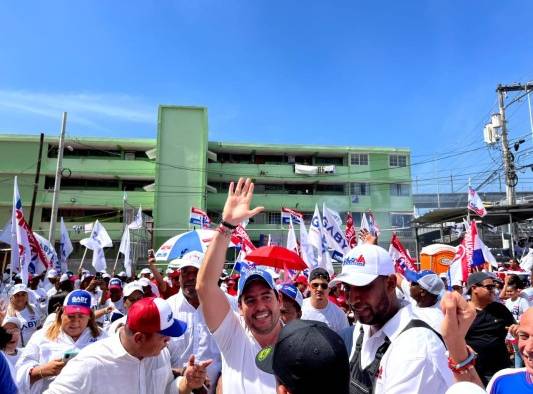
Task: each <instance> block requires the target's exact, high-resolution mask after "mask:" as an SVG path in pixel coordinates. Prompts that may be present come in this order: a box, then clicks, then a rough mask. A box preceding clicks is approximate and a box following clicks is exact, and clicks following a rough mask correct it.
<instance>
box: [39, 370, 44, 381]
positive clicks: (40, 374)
mask: <svg viewBox="0 0 533 394" xmlns="http://www.w3.org/2000/svg"><path fill="white" fill-rule="evenodd" d="M39 376H40V377H41V379H44V376H43V367H41V368H39Z"/></svg>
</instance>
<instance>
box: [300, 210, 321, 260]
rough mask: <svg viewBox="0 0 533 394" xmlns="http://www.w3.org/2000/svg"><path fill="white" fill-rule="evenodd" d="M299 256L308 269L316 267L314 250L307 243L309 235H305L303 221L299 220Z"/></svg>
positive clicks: (305, 230)
mask: <svg viewBox="0 0 533 394" xmlns="http://www.w3.org/2000/svg"><path fill="white" fill-rule="evenodd" d="M300 255H301V256H302V259H303V261H305V263H306V264H307V266H308V267H309V269H313V268H314V267H317V266H318V261H317V258H316V253H315V249H314V248H313V246H312V245H311V244H310V243H309V235H308V234H307V229H306V228H305V223H304V221H303V220H300Z"/></svg>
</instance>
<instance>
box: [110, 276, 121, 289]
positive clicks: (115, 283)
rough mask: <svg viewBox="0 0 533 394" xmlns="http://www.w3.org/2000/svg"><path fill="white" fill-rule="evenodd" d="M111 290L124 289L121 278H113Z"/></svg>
mask: <svg viewBox="0 0 533 394" xmlns="http://www.w3.org/2000/svg"><path fill="white" fill-rule="evenodd" d="M109 288H110V289H122V281H121V280H120V279H119V278H113V279H111V280H110V281H109Z"/></svg>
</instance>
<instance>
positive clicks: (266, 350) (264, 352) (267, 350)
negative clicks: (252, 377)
mask: <svg viewBox="0 0 533 394" xmlns="http://www.w3.org/2000/svg"><path fill="white" fill-rule="evenodd" d="M273 350H274V349H273V348H272V346H267V347H266V348H264V349H261V351H260V352H259V353H257V360H258V361H259V362H263V361H264V360H265V359H266V358H267V357H268V356H269V355H270V353H272V351H273Z"/></svg>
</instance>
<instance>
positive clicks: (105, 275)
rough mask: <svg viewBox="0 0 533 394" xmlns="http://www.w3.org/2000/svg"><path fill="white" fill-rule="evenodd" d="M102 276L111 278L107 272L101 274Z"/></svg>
mask: <svg viewBox="0 0 533 394" xmlns="http://www.w3.org/2000/svg"><path fill="white" fill-rule="evenodd" d="M102 278H104V279H105V278H111V275H109V274H108V273H107V272H105V273H103V274H102Z"/></svg>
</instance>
